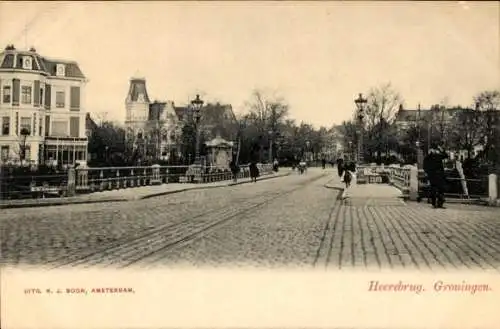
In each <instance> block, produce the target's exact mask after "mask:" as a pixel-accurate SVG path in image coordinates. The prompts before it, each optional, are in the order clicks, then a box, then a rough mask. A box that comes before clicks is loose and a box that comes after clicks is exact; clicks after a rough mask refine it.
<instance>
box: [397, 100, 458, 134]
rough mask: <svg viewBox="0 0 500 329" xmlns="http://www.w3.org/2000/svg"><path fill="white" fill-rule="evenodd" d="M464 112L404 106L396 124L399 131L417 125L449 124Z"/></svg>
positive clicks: (434, 107)
mask: <svg viewBox="0 0 500 329" xmlns="http://www.w3.org/2000/svg"><path fill="white" fill-rule="evenodd" d="M461 111H464V109H461V108H456V107H454V108H445V107H439V106H433V107H431V108H430V109H404V108H403V106H402V105H400V106H399V110H398V112H397V113H396V116H395V120H394V123H395V124H396V126H397V128H398V131H405V130H408V129H409V128H411V127H416V126H417V125H419V124H420V125H426V126H427V125H433V124H434V125H437V124H448V123H450V121H451V120H452V119H453V118H454V117H456V115H457V114H458V113H460V112H461Z"/></svg>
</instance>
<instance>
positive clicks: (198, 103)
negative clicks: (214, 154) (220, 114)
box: [191, 95, 203, 164]
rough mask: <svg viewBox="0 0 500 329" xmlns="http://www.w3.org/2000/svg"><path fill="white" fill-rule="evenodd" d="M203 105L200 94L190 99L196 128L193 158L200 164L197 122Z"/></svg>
mask: <svg viewBox="0 0 500 329" xmlns="http://www.w3.org/2000/svg"><path fill="white" fill-rule="evenodd" d="M202 106H203V101H202V100H201V99H200V95H196V98H195V99H193V100H192V101H191V108H192V110H193V118H194V122H195V129H196V145H195V150H196V151H195V160H194V162H195V163H196V164H201V162H200V129H199V123H200V118H201V108H202Z"/></svg>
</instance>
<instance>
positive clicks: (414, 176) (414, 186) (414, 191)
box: [409, 166, 418, 201]
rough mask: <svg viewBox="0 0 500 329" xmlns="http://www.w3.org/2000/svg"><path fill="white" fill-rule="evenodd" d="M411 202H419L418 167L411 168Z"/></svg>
mask: <svg viewBox="0 0 500 329" xmlns="http://www.w3.org/2000/svg"><path fill="white" fill-rule="evenodd" d="M409 179H410V184H409V185H410V188H409V189H410V191H409V192H410V200H411V201H417V199H418V167H417V166H411V168H410V177H409Z"/></svg>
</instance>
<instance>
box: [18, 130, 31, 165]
mask: <svg viewBox="0 0 500 329" xmlns="http://www.w3.org/2000/svg"><path fill="white" fill-rule="evenodd" d="M20 133H21V136H23V143H22V144H21V154H20V155H21V163H22V164H24V161H25V160H26V139H27V138H28V136H29V134H30V131H29V129H27V128H22V129H21V131H20Z"/></svg>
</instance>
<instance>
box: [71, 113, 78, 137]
mask: <svg viewBox="0 0 500 329" xmlns="http://www.w3.org/2000/svg"><path fill="white" fill-rule="evenodd" d="M69 120H70V121H69V135H70V136H71V137H79V136H80V118H79V117H73V118H70V119H69Z"/></svg>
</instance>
